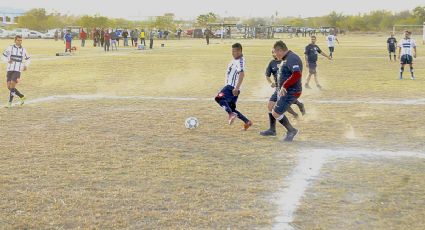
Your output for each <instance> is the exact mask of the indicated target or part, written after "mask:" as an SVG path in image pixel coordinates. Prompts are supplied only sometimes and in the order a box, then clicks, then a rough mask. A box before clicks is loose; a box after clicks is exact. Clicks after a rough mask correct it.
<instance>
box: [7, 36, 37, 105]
mask: <svg viewBox="0 0 425 230" xmlns="http://www.w3.org/2000/svg"><path fill="white" fill-rule="evenodd" d="M2 59H3V61H5V62H6V63H7V88H8V89H9V91H10V94H9V102H8V104H7V105H6V107H8V108H10V107H11V106H12V102H13V97H15V96H18V97H19V99H20V104H21V105H23V104H24V103H25V97H24V95H23V94H22V93H20V92H19V90H18V89H16V85H17V84H18V81H19V79H20V78H21V72H22V71H26V70H27V69H28V66H29V65H30V63H31V59H30V56H29V54H28V52H27V50H26V49H25V48H24V47H22V37H21V36H19V35H17V36H16V37H15V44H14V45H11V46H9V47H8V48H7V49H6V50H5V51H4V53H3V56H2Z"/></svg>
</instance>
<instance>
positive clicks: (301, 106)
mask: <svg viewBox="0 0 425 230" xmlns="http://www.w3.org/2000/svg"><path fill="white" fill-rule="evenodd" d="M299 108H300V111H301V114H302V115H303V116H304V115H305V107H304V104H303V103H300V104H299Z"/></svg>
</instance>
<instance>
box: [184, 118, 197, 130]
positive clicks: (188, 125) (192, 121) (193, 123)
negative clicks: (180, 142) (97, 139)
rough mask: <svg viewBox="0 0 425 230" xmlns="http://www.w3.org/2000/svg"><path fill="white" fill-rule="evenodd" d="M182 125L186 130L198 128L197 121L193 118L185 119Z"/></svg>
mask: <svg viewBox="0 0 425 230" xmlns="http://www.w3.org/2000/svg"><path fill="white" fill-rule="evenodd" d="M184 124H185V126H186V128H188V129H196V128H198V126H199V122H198V119H196V118H195V117H189V118H188V119H186V121H185V123H184Z"/></svg>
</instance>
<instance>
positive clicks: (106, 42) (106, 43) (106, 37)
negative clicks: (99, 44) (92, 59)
mask: <svg viewBox="0 0 425 230" xmlns="http://www.w3.org/2000/svg"><path fill="white" fill-rule="evenodd" d="M102 32H103V42H104V44H103V48H104V50H105V52H106V51H109V47H110V46H111V35H110V34H109V32H108V30H106V31H103V30H102Z"/></svg>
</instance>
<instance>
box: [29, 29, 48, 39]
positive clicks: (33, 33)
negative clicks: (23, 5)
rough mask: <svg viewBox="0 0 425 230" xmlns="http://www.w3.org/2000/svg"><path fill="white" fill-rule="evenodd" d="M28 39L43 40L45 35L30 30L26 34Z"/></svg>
mask: <svg viewBox="0 0 425 230" xmlns="http://www.w3.org/2000/svg"><path fill="white" fill-rule="evenodd" d="M28 38H31V39H36V38H45V35H44V34H43V33H40V32H38V31H35V30H30V31H29V34H28Z"/></svg>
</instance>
